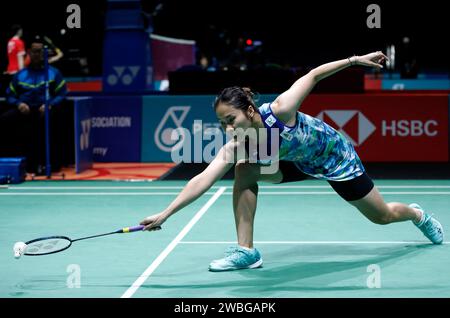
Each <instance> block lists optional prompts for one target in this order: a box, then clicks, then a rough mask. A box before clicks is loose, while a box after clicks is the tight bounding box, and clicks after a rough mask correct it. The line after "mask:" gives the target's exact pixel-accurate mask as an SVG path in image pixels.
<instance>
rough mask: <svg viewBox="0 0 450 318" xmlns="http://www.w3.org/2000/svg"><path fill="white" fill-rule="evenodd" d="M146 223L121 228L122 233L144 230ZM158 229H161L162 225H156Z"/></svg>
mask: <svg viewBox="0 0 450 318" xmlns="http://www.w3.org/2000/svg"><path fill="white" fill-rule="evenodd" d="M144 227H145V226H144V225H136V226H130V227H124V228H123V229H121V230H119V231H120V233H130V232H137V231H142V230H143V229H144ZM156 228H157V229H159V230H160V229H161V227H160V226H157V227H156Z"/></svg>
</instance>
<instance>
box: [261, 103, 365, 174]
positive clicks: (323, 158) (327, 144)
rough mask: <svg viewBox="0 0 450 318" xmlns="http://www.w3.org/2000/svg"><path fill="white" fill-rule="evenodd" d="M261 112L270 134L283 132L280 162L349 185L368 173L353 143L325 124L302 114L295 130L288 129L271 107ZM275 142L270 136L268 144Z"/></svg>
mask: <svg viewBox="0 0 450 318" xmlns="http://www.w3.org/2000/svg"><path fill="white" fill-rule="evenodd" d="M259 112H260V114H261V117H262V120H263V122H264V126H265V127H266V128H268V129H269V131H270V128H278V129H279V136H278V137H279V153H278V155H279V160H286V161H293V162H294V163H295V165H296V166H297V168H298V169H300V170H301V171H302V172H304V173H306V174H308V175H310V176H312V177H315V178H318V179H325V180H333V181H345V180H351V179H354V178H356V177H358V176H360V175H362V174H363V173H364V166H363V165H362V163H361V160H360V159H359V157H358V155H357V154H356V151H355V149H354V148H353V145H352V144H351V142H350V141H348V140H347V139H346V138H345V137H344V136H343V135H342V134H341V133H340V132H338V131H336V130H335V129H334V128H332V127H331V126H329V125H327V124H326V123H325V122H323V121H321V120H319V119H317V118H314V117H311V116H309V115H306V114H304V113H301V112H299V111H298V112H297V119H296V123H295V126H293V127H290V126H286V125H284V123H283V122H282V121H281V120H279V119H278V118H277V117H276V116H275V115H274V114H273V112H272V109H271V107H270V104H269V103H265V104H263V105H262V106H261V107H259ZM273 138H276V136H271V135H270V133H269V140H268V143H270V142H271V139H273ZM268 147H269V149H270V146H269V145H268ZM260 163H262V164H264V163H265V164H267V161H260Z"/></svg>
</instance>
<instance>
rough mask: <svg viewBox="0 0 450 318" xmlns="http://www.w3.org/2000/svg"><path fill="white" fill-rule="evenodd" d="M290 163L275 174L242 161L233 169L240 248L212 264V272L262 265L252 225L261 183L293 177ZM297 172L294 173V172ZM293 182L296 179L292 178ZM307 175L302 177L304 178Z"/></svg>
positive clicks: (281, 165) (234, 200)
mask: <svg viewBox="0 0 450 318" xmlns="http://www.w3.org/2000/svg"><path fill="white" fill-rule="evenodd" d="M288 167H289V168H290V169H295V170H298V169H296V168H295V167H294V168H292V167H291V166H290V165H289V164H286V163H284V162H280V166H279V169H278V170H277V171H276V172H275V173H273V174H265V173H262V170H261V166H260V165H259V164H255V163H248V162H239V163H238V164H236V166H235V170H234V174H235V176H234V186H233V212H234V218H235V223H236V231H237V237H238V246H237V247H233V248H231V249H228V251H227V252H226V256H225V257H224V258H222V259H218V260H214V261H212V262H211V264H210V265H209V270H211V271H225V270H236V269H244V268H256V267H259V266H261V265H262V258H261V255H260V253H259V251H258V250H257V249H256V248H254V247H253V226H254V219H255V213H256V206H257V198H258V183H257V182H258V181H265V182H270V183H281V182H283V179H284V177H283V173H284V174H285V175H287V174H290V173H289V170H290V169H288ZM294 172H295V171H294ZM290 178H291V179H292V181H294V180H293V179H294V178H293V177H292V176H291V177H290ZM301 179H304V175H303V174H301V178H298V180H301Z"/></svg>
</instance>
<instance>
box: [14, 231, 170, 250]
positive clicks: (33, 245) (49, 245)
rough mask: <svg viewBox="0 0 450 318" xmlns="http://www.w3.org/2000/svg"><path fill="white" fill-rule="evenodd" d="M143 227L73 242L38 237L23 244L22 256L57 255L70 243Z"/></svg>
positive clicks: (63, 239) (83, 238)
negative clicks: (24, 245)
mask: <svg viewBox="0 0 450 318" xmlns="http://www.w3.org/2000/svg"><path fill="white" fill-rule="evenodd" d="M144 227H145V226H144V225H137V226H131V227H124V228H121V229H119V230H117V231H113V232H109V233H103V234H97V235H91V236H86V237H80V238H77V239H74V240H73V239H71V238H69V237H67V236H60V235H55V236H46V237H40V238H36V239H34V240H31V241H28V242H25V244H26V248H25V251H24V252H25V253H23V255H27V256H40V255H48V254H54V253H59V252H62V251H64V250H67V249H68V248H69V247H70V246H72V243H74V242H77V241H81V240H87V239H91V238H95V237H100V236H106V235H112V234H119V233H131V232H137V231H142V230H143V229H144ZM156 229H158V230H160V229H161V227H160V226H157V227H156Z"/></svg>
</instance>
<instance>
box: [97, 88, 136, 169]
mask: <svg viewBox="0 0 450 318" xmlns="http://www.w3.org/2000/svg"><path fill="white" fill-rule="evenodd" d="M93 103H94V105H95V107H93V109H92V112H91V115H92V116H91V131H92V135H93V141H92V143H93V148H92V152H93V159H94V161H96V162H139V161H140V159H141V115H142V113H141V110H142V97H141V96H114V97H112V96H110V97H95V98H94V99H93Z"/></svg>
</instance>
